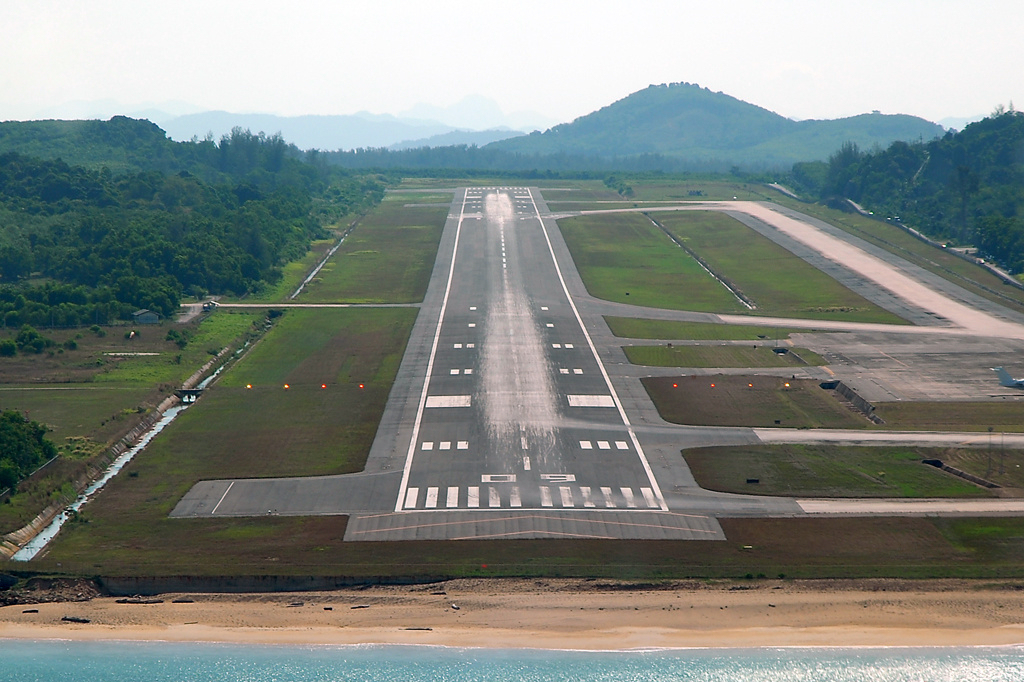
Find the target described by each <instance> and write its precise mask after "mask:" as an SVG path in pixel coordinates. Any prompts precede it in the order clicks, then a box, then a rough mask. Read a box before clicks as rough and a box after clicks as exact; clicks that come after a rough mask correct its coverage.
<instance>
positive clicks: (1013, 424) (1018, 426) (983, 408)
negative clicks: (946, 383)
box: [875, 401, 1024, 446]
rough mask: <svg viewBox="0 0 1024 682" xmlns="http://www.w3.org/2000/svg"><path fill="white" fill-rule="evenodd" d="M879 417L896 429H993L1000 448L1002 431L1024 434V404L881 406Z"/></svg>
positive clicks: (887, 404)
mask: <svg viewBox="0 0 1024 682" xmlns="http://www.w3.org/2000/svg"><path fill="white" fill-rule="evenodd" d="M875 414H877V415H878V416H879V417H881V418H882V419H884V420H885V422H886V425H887V426H891V427H893V428H896V427H897V425H899V426H901V427H903V428H908V429H923V430H928V431H980V432H987V431H988V429H989V427H991V428H992V430H993V431H994V432H995V435H994V436H993V443H994V444H995V445H996V446H998V444H999V432H1000V431H1007V432H1017V433H1020V432H1022V431H1024V403H1020V402H994V401H990V402H977V403H967V402H945V403H910V402H903V403H878V404H877V405H875Z"/></svg>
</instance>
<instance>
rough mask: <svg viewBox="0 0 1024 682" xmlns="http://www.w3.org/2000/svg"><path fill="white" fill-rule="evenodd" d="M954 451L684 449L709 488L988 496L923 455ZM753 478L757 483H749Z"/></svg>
mask: <svg viewBox="0 0 1024 682" xmlns="http://www.w3.org/2000/svg"><path fill="white" fill-rule="evenodd" d="M959 456H960V451H958V450H948V449H943V448H916V447H869V448H864V447H839V446H834V445H772V446H742V447H716V448H699V449H695V450H684V451H683V457H684V458H685V459H686V463H687V464H688V465H689V467H690V471H691V472H692V473H693V476H694V478H695V479H696V481H697V483H698V484H699V485H700V486H701V487H702V488H706V489H708V490H718V491H721V492H728V493H741V494H757V495H783V496H787V497H991V496H993V495H994V494H995V493H994V492H992V491H990V490H988V489H985V488H982V487H980V486H977V485H974V484H972V483H968V482H967V481H965V480H963V479H961V478H957V477H956V476H953V475H952V474H948V473H946V472H944V471H941V470H940V469H937V468H935V467H933V466H929V465H926V464H922V463H921V460H923V459H940V460H942V461H944V462H949V461H952V460H953V459H957V458H958V457H959ZM752 479H756V480H757V481H758V482H757V483H756V484H754V483H747V481H748V480H752Z"/></svg>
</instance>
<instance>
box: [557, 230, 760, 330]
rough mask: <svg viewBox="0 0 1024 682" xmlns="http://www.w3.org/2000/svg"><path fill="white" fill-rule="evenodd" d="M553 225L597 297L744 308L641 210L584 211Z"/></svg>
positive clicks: (696, 307)
mask: <svg viewBox="0 0 1024 682" xmlns="http://www.w3.org/2000/svg"><path fill="white" fill-rule="evenodd" d="M558 224H559V228H560V229H561V232H562V235H563V236H564V237H565V240H566V243H567V244H568V245H569V250H570V251H571V252H572V257H573V261H574V262H575V263H576V267H577V269H578V270H579V272H580V275H581V276H582V277H583V281H584V282H585V283H586V285H587V290H588V291H589V292H590V293H591V295H593V296H596V297H597V298H603V299H605V300H609V301H619V302H622V303H632V304H635V305H642V306H651V307H655V308H673V309H677V310H695V311H704V312H731V313H739V312H742V311H743V310H745V308H744V307H743V306H742V305H741V304H740V302H739V301H738V300H736V298H735V297H734V296H733V295H732V294H731V293H729V291H728V290H727V289H725V287H723V286H722V285H721V284H719V283H718V282H716V281H715V280H714V278H712V277H710V276H709V275H708V274H707V273H706V272H704V270H703V269H702V268H701V266H700V264H699V263H697V261H695V260H693V259H692V258H690V257H689V256H688V255H687V254H686V252H684V251H683V250H682V249H680V248H679V247H678V246H676V245H675V244H673V243H672V241H671V240H669V239H668V237H666V236H665V235H664V233H662V232H661V230H659V229H658V228H657V227H656V226H655V225H653V224H652V223H651V221H650V220H648V219H647V218H646V217H644V216H643V215H641V214H637V213H624V214H619V215H613V216H606V215H605V216H584V217H579V218H570V219H566V220H561V221H559V223H558Z"/></svg>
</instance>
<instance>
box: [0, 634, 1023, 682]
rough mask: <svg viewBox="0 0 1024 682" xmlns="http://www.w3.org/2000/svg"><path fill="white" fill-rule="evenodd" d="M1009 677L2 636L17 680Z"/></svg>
mask: <svg viewBox="0 0 1024 682" xmlns="http://www.w3.org/2000/svg"><path fill="white" fill-rule="evenodd" d="M8 680H10V681H11V682H14V681H17V682H78V681H79V680H81V681H83V682H84V681H86V680H87V681H88V682H128V681H132V682H134V681H138V682H172V681H173V682H208V681H209V682H341V681H345V682H348V681H362V680H368V681H369V680H372V681H374V682H391V681H395V682H399V681H401V682H419V681H421V680H422V681H427V680H429V681H431V682H434V681H443V682H489V681H491V680H493V681H495V682H499V681H501V682H505V681H513V682H613V681H614V682H620V681H623V682H625V681H628V682H676V681H680V682H681V681H684V680H685V681H687V682H689V681H699V682H719V681H721V682H1002V681H1004V680H1005V681H1007V682H1009V681H1011V680H1012V681H1014V682H1019V681H1021V680H1024V647H964V648H881V649H875V648H870V649H868V648H863V649H862V648H852V649H825V648H764V649H673V650H655V651H611V652H583V651H547V650H539V649H460V648H449V647H426V646H393V645H387V646H383V645H381V646H378V645H364V646H307V647H297V646H266V645H238V644H207V643H201V644H197V643H169V642H142V643H140V642H118V641H103V642H78V641H22V640H10V639H8V640H0V681H2V682H6V681H8Z"/></svg>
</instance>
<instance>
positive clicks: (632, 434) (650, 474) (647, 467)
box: [453, 187, 668, 511]
mask: <svg viewBox="0 0 1024 682" xmlns="http://www.w3.org/2000/svg"><path fill="white" fill-rule="evenodd" d="M527 192H528V193H529V196H530V201H531V202H532V203H533V211H534V214H535V215H536V217H537V221H538V222H539V223H540V229H541V231H542V232H543V233H544V241H546V242H547V245H548V253H550V254H551V261H552V263H554V265H555V274H557V275H558V281H559V283H561V285H562V292H563V293H564V294H565V298H566V300H567V301H569V307H570V308H571V309H572V313H573V315H574V316H575V317H576V322H577V324H579V326H580V329H581V330H582V331H583V338H585V339H586V340H587V345H588V346H589V347H590V352H591V354H592V355H593V356H594V361H595V362H597V368H598V369H599V370H601V376H602V377H604V382H605V385H607V386H608V392H609V393H610V394H611V397H612V401H613V402H614V403H615V407H616V408H617V409H618V411H619V417H621V419H622V423H623V424H624V425H625V426H626V431H627V432H628V433H629V439H630V440H631V441H632V442H633V447H635V448H636V453H637V456H638V457H639V458H640V463H641V464H642V465H643V468H644V472H645V473H646V474H647V480H648V481H650V482H651V490H652V493H653V494H654V496H655V498H656V500H657V502H658V506H659V507H660V508H661V510H662V511H668V503H666V502H665V496H664V495H662V494H661V488H660V487H659V486H658V482H657V481H656V480H655V478H654V471H652V470H651V464H650V462H648V461H647V456H646V455H645V454H644V450H643V447H641V445H640V439H638V438H637V436H636V431H634V430H633V425H632V424H631V423H630V421H629V417H628V416H626V410H625V409H623V407H622V401H620V400H619V396H618V394H617V393H616V392H615V387H614V386H612V380H611V378H610V377H609V376H608V370H606V369H605V367H604V363H603V362H601V356H600V355H598V353H597V347H596V346H595V345H594V340H593V339H592V338H590V332H588V331H587V327H586V325H585V324H583V318H582V317H581V316H580V311H579V309H578V308H577V307H576V302H575V301H574V300H573V298H572V295H571V294H570V293H569V287H568V286H566V284H565V277H564V276H563V275H562V268H561V267H560V266H559V265H558V258H556V257H555V249H554V247H553V246H552V245H551V236H550V235H549V234H548V228H547V226H546V225H545V224H544V218H543V217H542V216H541V214H540V209H539V208H537V201H536V200H535V199H534V196H533V189H531V188H529V187H527ZM453 262H454V259H453ZM630 495H632V491H630Z"/></svg>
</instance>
